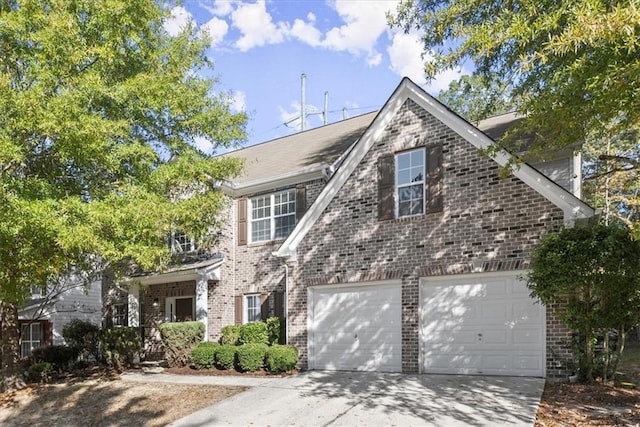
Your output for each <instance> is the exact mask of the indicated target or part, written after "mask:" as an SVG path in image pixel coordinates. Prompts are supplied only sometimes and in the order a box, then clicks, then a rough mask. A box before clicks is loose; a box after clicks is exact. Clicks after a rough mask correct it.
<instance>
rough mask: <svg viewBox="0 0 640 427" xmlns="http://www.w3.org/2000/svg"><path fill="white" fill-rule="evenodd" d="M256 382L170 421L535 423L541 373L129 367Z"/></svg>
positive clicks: (171, 378)
mask: <svg viewBox="0 0 640 427" xmlns="http://www.w3.org/2000/svg"><path fill="white" fill-rule="evenodd" d="M122 377H123V379H125V380H133V381H145V382H149V381H157V382H173V383H181V384H218V385H242V386H249V387H251V388H250V389H248V390H247V391H245V392H243V393H239V394H237V395H235V396H232V397H230V398H229V399H226V400H223V401H221V402H218V403H217V404H215V405H213V406H210V407H208V408H204V409H202V410H200V411H197V412H195V413H193V414H191V415H189V416H187V417H185V418H182V419H180V420H178V421H176V422H174V423H172V424H171V426H174V427H178V426H180V427H182V426H217V425H232V426H248V425H252V426H263V425H264V426H496V425H509V426H532V425H533V423H534V420H535V414H536V411H537V408H538V404H539V402H540V397H541V396H542V390H543V388H544V380H543V379H541V378H516V377H482V376H459V375H405V374H385V373H373V372H322V371H314V372H303V373H301V374H299V375H296V376H291V377H286V378H247V377H233V376H230V377H203V376H194V377H189V376H177V375H164V374H157V375H144V374H143V375H141V374H124V375H123V376H122Z"/></svg>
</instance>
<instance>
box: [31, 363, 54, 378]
mask: <svg viewBox="0 0 640 427" xmlns="http://www.w3.org/2000/svg"><path fill="white" fill-rule="evenodd" d="M53 372H54V367H53V364H51V363H49V362H37V363H34V364H32V365H31V366H29V368H28V369H27V372H26V377H27V381H31V382H40V383H48V382H49V381H50V380H51V375H52V374H53Z"/></svg>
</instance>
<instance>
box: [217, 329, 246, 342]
mask: <svg viewBox="0 0 640 427" xmlns="http://www.w3.org/2000/svg"><path fill="white" fill-rule="evenodd" d="M241 327H242V325H227V326H225V327H223V328H222V337H221V338H220V343H221V344H222V345H239V343H238V340H239V339H240V328H241Z"/></svg>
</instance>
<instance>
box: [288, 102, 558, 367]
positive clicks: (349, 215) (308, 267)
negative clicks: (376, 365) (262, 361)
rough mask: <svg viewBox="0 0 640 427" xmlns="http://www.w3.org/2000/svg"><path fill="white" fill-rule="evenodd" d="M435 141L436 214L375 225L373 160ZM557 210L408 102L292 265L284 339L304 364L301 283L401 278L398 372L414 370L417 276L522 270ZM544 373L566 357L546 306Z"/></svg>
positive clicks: (304, 313)
mask: <svg viewBox="0 0 640 427" xmlns="http://www.w3.org/2000/svg"><path fill="white" fill-rule="evenodd" d="M437 143H441V144H442V145H443V156H444V157H443V167H444V180H443V194H444V210H443V212H438V213H431V214H427V215H423V216H419V217H415V218H407V219H400V220H395V219H392V220H387V221H379V220H378V208H377V206H378V188H377V184H376V183H377V170H376V163H377V160H378V158H379V157H380V156H382V155H385V154H392V153H394V152H397V151H400V150H403V149H410V148H415V147H419V146H423V145H431V144H437ZM562 223H563V212H562V211H561V210H560V209H559V208H557V207H555V206H554V205H553V204H552V203H550V202H549V201H547V200H546V199H545V198H543V197H542V196H540V195H539V194H538V193H537V192H535V191H534V190H533V189H531V188H530V187H528V186H527V185H526V184H524V183H522V182H521V181H520V180H518V179H517V178H513V177H510V178H505V179H502V178H500V176H499V166H498V165H497V164H496V163H495V162H494V161H493V160H490V159H487V158H484V157H482V156H481V155H480V153H479V152H478V150H477V149H476V148H475V147H474V146H473V145H471V144H470V143H469V142H467V141H466V140H464V139H462V138H461V137H460V136H458V135H457V134H456V133H455V132H453V131H452V130H451V129H449V128H448V127H447V126H445V125H443V124H442V123H441V122H439V121H438V120H437V119H435V118H434V117H433V116H431V115H430V114H428V113H427V112H426V111H424V110H423V109H421V108H420V107H419V106H418V105H417V104H415V103H414V102H413V101H411V100H408V101H407V102H406V103H405V104H404V105H403V107H402V108H401V109H400V111H399V112H398V114H397V116H396V117H395V119H394V120H393V121H392V122H391V123H390V125H389V126H388V127H387V129H386V130H385V132H384V133H383V135H382V136H381V137H380V139H379V140H377V141H376V142H375V143H374V145H373V147H372V148H371V150H370V151H369V152H368V153H367V154H366V155H365V157H364V159H363V160H362V162H361V163H360V164H359V165H358V167H357V168H356V169H355V171H354V172H353V173H352V175H351V176H350V177H349V179H348V180H347V182H346V183H345V184H344V186H343V188H342V189H341V190H340V191H339V192H338V194H337V196H336V197H335V198H334V200H332V202H331V203H330V204H329V206H328V207H327V208H326V209H325V211H324V213H323V214H322V216H321V217H320V218H319V220H318V222H317V223H316V224H315V225H314V226H313V227H312V229H311V231H310V232H309V233H308V234H307V236H306V238H305V239H304V240H303V242H302V244H301V245H300V246H299V248H298V261H297V263H292V264H291V269H290V274H291V283H292V284H293V286H292V292H291V295H290V298H289V304H290V327H291V330H290V334H289V338H290V342H291V343H293V344H295V345H296V346H297V347H298V349H299V350H300V354H301V358H300V361H301V365H302V367H306V363H307V357H308V355H307V331H306V327H307V291H306V290H307V287H309V286H315V285H322V284H331V283H333V284H335V283H355V282H361V281H371V280H381V279H392V278H399V279H401V281H402V304H403V308H402V370H403V372H418V359H419V356H418V352H419V334H418V307H419V298H418V288H419V278H420V277H425V276H435V275H443V274H461V273H470V272H472V271H478V267H479V266H480V267H479V268H480V269H481V270H482V271H510V270H520V269H526V268H527V267H528V266H529V260H530V256H531V250H532V249H533V247H534V246H535V245H536V243H538V241H539V240H540V237H541V236H542V235H543V234H544V233H545V232H547V231H549V230H553V229H556V228H558V227H559V226H560V225H562ZM547 318H548V322H547V323H548V327H547V357H548V361H547V375H548V376H555V375H557V374H560V373H561V372H560V369H559V366H558V364H559V363H560V362H559V360H558V358H559V356H562V355H567V354H568V353H567V348H566V346H565V340H566V338H567V336H568V330H567V329H566V328H563V327H562V326H560V325H559V322H557V319H555V317H554V316H553V315H552V313H551V310H548V313H547Z"/></svg>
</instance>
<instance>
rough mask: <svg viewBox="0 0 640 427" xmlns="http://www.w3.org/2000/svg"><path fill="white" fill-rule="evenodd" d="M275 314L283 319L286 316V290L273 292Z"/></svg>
mask: <svg viewBox="0 0 640 427" xmlns="http://www.w3.org/2000/svg"><path fill="white" fill-rule="evenodd" d="M273 315H274V316H275V317H278V318H280V319H281V320H282V319H284V318H285V317H286V315H285V313H284V292H274V293H273ZM281 323H282V322H281Z"/></svg>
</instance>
